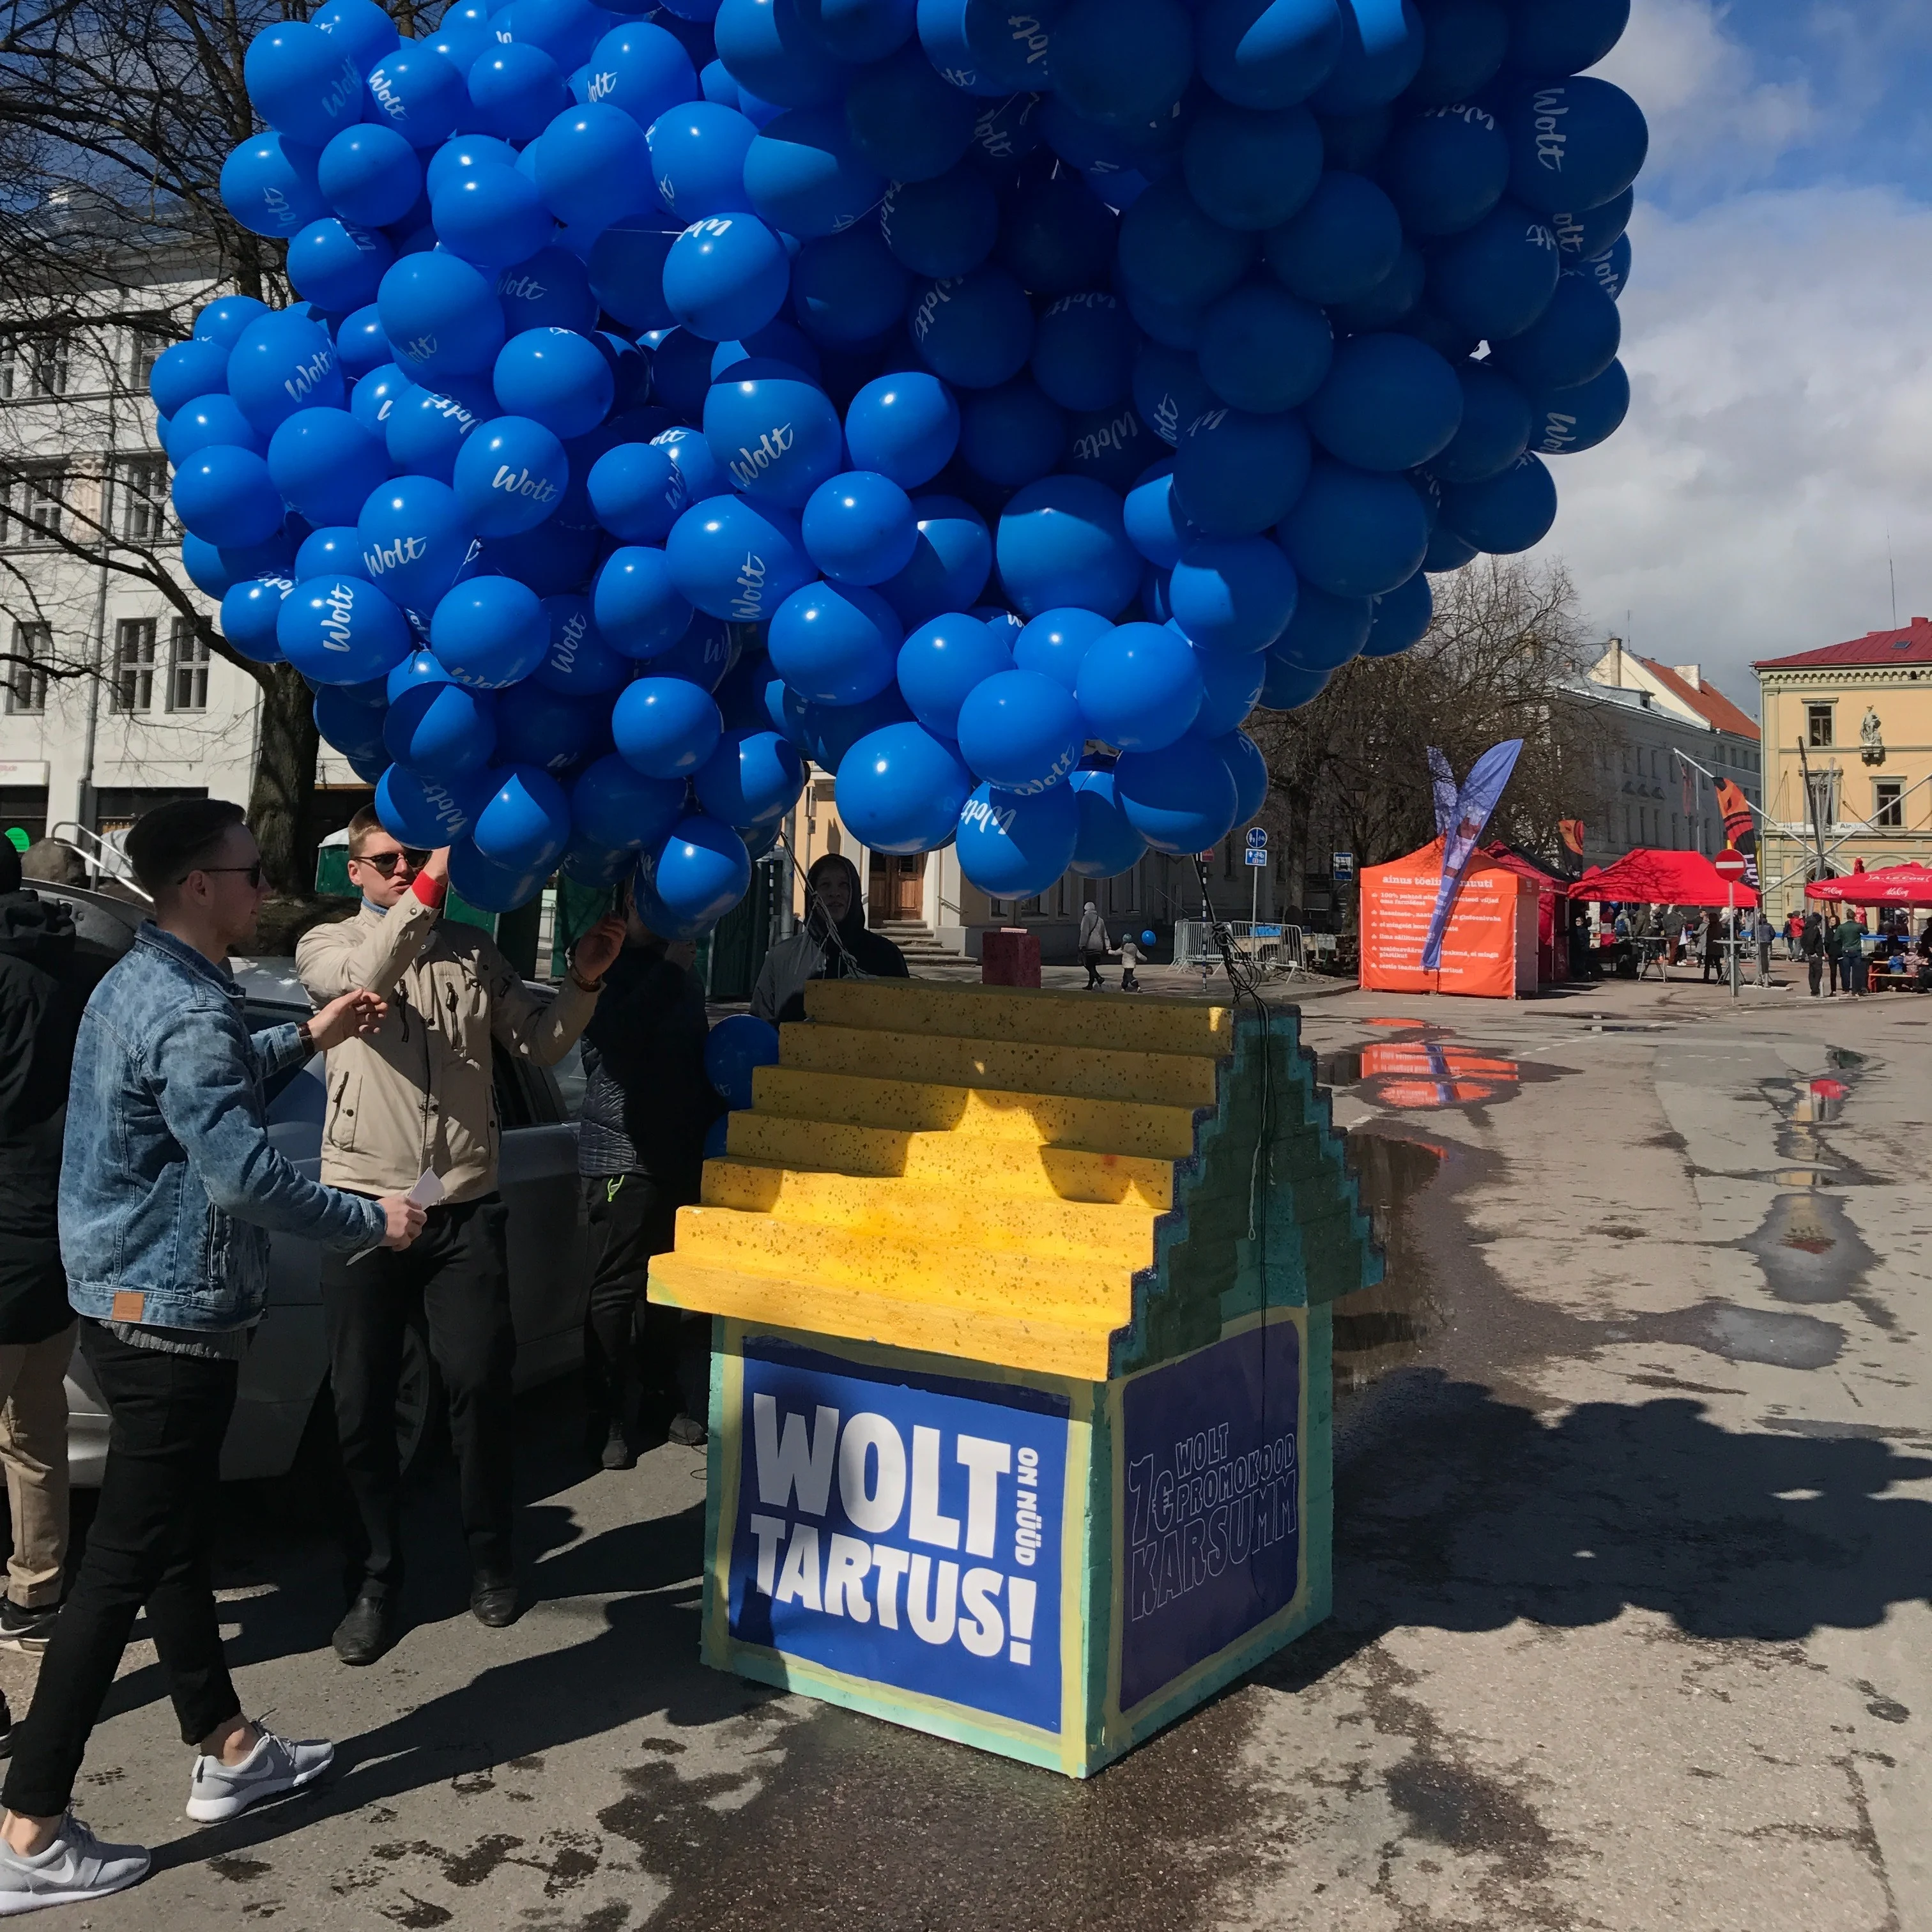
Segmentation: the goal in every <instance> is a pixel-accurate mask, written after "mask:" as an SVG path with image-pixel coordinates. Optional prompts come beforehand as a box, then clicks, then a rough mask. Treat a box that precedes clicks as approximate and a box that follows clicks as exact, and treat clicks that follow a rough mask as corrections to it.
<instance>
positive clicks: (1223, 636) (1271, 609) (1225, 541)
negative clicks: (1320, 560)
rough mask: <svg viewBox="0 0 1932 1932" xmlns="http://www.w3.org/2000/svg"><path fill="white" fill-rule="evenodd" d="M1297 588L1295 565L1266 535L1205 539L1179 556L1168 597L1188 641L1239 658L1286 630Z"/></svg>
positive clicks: (1169, 586)
mask: <svg viewBox="0 0 1932 1932" xmlns="http://www.w3.org/2000/svg"><path fill="white" fill-rule="evenodd" d="M1297 589H1298V586H1297V583H1296V580H1295V569H1294V566H1293V565H1291V564H1290V563H1289V560H1288V559H1287V558H1286V556H1283V554H1282V553H1281V550H1280V546H1279V545H1278V544H1274V543H1272V542H1271V541H1269V539H1268V538H1266V537H1260V536H1255V537H1209V538H1202V539H1201V540H1200V541H1197V542H1195V543H1193V544H1190V545H1189V546H1188V547H1187V550H1185V551H1184V553H1182V556H1181V561H1180V562H1178V564H1176V565H1175V568H1174V574H1173V576H1172V577H1171V578H1170V579H1169V583H1168V598H1169V605H1170V607H1171V608H1172V611H1173V614H1174V621H1175V623H1176V624H1178V625H1179V626H1180V627H1181V630H1182V631H1184V632H1185V633H1186V634H1187V637H1188V640H1189V641H1190V642H1191V643H1193V644H1195V645H1196V646H1199V649H1202V651H1205V652H1209V653H1211V654H1212V655H1236V656H1240V655H1245V654H1247V653H1248V652H1256V651H1265V650H1266V649H1268V646H1270V645H1271V644H1272V643H1274V641H1275V640H1276V639H1277V637H1280V635H1281V634H1282V632H1283V631H1284V630H1286V628H1287V627H1288V623H1289V619H1291V618H1292V616H1294V615H1295V597H1296V593H1297ZM1210 735H1212V734H1210Z"/></svg>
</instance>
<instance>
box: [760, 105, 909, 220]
mask: <svg viewBox="0 0 1932 1932" xmlns="http://www.w3.org/2000/svg"><path fill="white" fill-rule="evenodd" d="M885 190H886V183H885V179H884V177H883V175H880V174H879V173H878V172H877V171H876V170H875V169H874V168H872V166H871V165H870V164H869V163H867V162H865V160H862V159H861V158H860V157H859V154H858V153H857V151H856V149H855V148H854V147H853V142H852V137H851V135H850V132H849V131H848V130H847V127H846V124H845V115H844V109H843V108H842V107H829V106H827V107H799V108H793V110H790V112H789V113H784V114H781V115H778V117H777V118H775V120H772V121H769V122H768V123H767V124H766V125H765V126H764V127H762V128H761V129H760V130H759V131H758V133H757V137H756V139H754V140H753V142H751V147H750V148H749V149H748V150H747V151H746V153H745V193H747V194H748V196H750V197H751V206H752V208H754V210H755V211H757V214H758V216H759V217H760V219H761V220H763V221H765V222H766V223H768V224H769V226H772V227H773V228H775V229H779V230H781V232H782V233H785V234H787V235H796V236H801V237H802V236H808V235H835V234H837V233H839V232H840V230H841V229H845V228H848V227H850V226H851V225H852V223H853V222H855V221H856V220H858V219H859V217H861V216H862V215H863V214H865V213H866V211H868V209H870V208H873V207H874V206H875V205H877V202H878V199H879V197H880V196H881V195H882V194H883V193H884V192H885Z"/></svg>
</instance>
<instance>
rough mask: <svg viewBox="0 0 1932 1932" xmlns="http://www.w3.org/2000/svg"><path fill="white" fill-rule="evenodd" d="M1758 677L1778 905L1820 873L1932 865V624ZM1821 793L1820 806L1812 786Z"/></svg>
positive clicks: (1773, 894) (1770, 891)
mask: <svg viewBox="0 0 1932 1932" xmlns="http://www.w3.org/2000/svg"><path fill="white" fill-rule="evenodd" d="M1752 668H1753V669H1754V670H1756V671H1757V676H1758V685H1759V689H1760V693H1761V697H1760V717H1761V718H1762V719H1763V725H1764V763H1765V773H1764V810H1765V814H1766V823H1765V825H1764V827H1763V844H1762V848H1761V850H1760V859H1759V870H1760V874H1761V875H1762V877H1763V880H1764V883H1765V887H1766V904H1768V905H1769V906H1770V907H1772V910H1774V911H1775V912H1778V913H1784V912H1788V911H1790V910H1791V909H1792V908H1793V907H1796V906H1801V905H1802V904H1803V901H1804V897H1805V883H1806V881H1807V880H1809V879H1810V878H1811V877H1814V874H1816V873H1817V870H1818V862H1817V853H1818V849H1819V847H1820V845H1821V844H1822V846H1823V851H1824V856H1825V870H1826V873H1827V874H1834V873H1840V872H1849V871H1853V870H1854V869H1855V866H1856V864H1857V862H1858V861H1859V860H1861V859H1862V860H1863V861H1864V868H1865V870H1866V871H1878V870H1879V868H1880V867H1882V866H1885V865H1902V864H1903V863H1904V862H1906V860H1907V859H1916V860H1917V861H1918V862H1920V863H1921V864H1927V863H1932V618H1925V617H1915V618H1913V619H1912V621H1911V622H1910V623H1909V624H1908V625H1905V626H1904V627H1903V628H1901V629H1899V630H1895V631H1867V633H1866V634H1865V635H1864V636H1863V637H1857V638H1854V639H1852V640H1851V641H1850V642H1849V643H1842V644H1827V645H1826V646H1824V647H1823V649H1820V650H1815V651H1800V652H1798V653H1797V655H1795V656H1793V657H1786V658H1766V660H1764V661H1763V662H1762V663H1760V664H1754V666H1753V667H1752ZM1807 774H1808V775H1809V777H1810V780H1811V791H1810V794H1809V796H1808V795H1807V792H1806V789H1805V779H1806V775H1807Z"/></svg>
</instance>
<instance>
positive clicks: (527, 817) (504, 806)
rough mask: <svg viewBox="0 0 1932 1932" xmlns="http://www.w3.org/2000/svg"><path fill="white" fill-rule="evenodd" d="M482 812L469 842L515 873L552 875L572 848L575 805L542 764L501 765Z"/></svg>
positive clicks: (490, 775)
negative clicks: (572, 809)
mask: <svg viewBox="0 0 1932 1932" xmlns="http://www.w3.org/2000/svg"><path fill="white" fill-rule="evenodd" d="M485 782H486V783H487V784H489V785H490V790H489V792H488V793H487V795H486V796H484V799H483V801H482V802H481V805H479V806H478V808H477V811H476V815H475V818H474V819H473V820H472V822H471V824H470V827H469V837H470V840H471V841H472V844H474V845H475V847H476V849H477V850H478V852H480V853H482V855H483V856H484V858H486V859H489V860H490V861H491V862H493V863H494V864H496V865H501V866H502V867H503V868H505V870H506V871H512V872H535V871H547V870H548V869H549V868H550V865H552V864H553V862H555V860H556V858H557V856H558V855H559V853H562V850H563V848H564V847H565V846H566V845H568V844H569V843H570V832H571V818H570V801H569V799H568V798H567V797H566V796H565V795H564V791H563V787H562V786H561V785H559V784H558V783H557V781H556V779H554V778H552V777H551V776H550V774H549V773H548V772H547V771H545V770H544V769H543V768H542V766H540V765H511V766H508V767H505V766H497V767H496V769H493V770H492V771H490V772H488V773H487V775H486V778H485Z"/></svg>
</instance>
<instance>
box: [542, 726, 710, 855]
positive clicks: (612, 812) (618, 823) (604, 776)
mask: <svg viewBox="0 0 1932 1932" xmlns="http://www.w3.org/2000/svg"><path fill="white" fill-rule="evenodd" d="M684 793H685V781H684V780H683V779H682V778H646V776H645V775H643V772H640V771H637V770H636V769H634V768H633V767H632V766H630V765H628V764H627V763H625V761H624V760H623V759H622V758H620V757H619V756H618V755H617V754H616V753H615V752H614V751H613V752H611V753H610V754H609V755H607V757H601V758H599V759H598V760H596V762H595V763H594V764H591V765H587V766H585V768H584V769H583V772H582V773H581V774H580V775H579V777H578V778H577V781H576V782H575V783H574V784H572V785H571V788H570V814H571V825H572V826H573V828H574V833H575V835H576V837H577V839H578V840H579V841H581V842H582V843H583V844H586V845H589V846H592V847H598V848H601V849H602V850H606V851H616V850H628V851H632V852H637V851H641V850H643V848H644V847H646V846H647V845H648V846H655V845H657V844H659V843H660V842H661V841H662V840H663V839H664V836H665V835H666V834H667V833H668V832H669V831H670V829H671V827H672V826H673V825H675V824H676V823H677V821H678V820H679V818H681V817H682V816H683V815H684Z"/></svg>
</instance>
